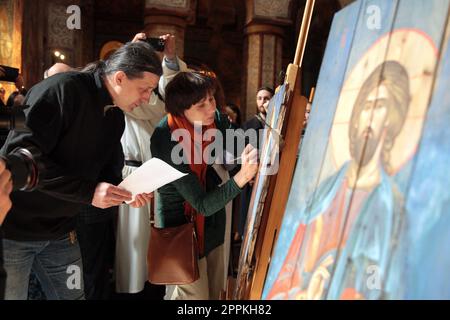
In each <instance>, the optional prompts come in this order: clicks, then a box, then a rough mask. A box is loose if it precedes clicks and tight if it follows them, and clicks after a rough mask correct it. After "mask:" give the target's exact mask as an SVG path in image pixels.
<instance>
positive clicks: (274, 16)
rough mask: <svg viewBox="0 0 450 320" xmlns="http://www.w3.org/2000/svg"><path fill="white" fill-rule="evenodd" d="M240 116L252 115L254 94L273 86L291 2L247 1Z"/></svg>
mask: <svg viewBox="0 0 450 320" xmlns="http://www.w3.org/2000/svg"><path fill="white" fill-rule="evenodd" d="M246 5H247V19H246V28H245V36H246V39H245V46H244V48H245V49H244V68H245V69H244V72H245V76H244V77H243V79H244V83H243V88H244V90H243V93H244V97H243V99H242V101H243V102H244V104H245V105H244V106H243V111H244V112H243V115H244V117H245V118H246V119H249V118H250V117H251V116H252V115H254V114H255V113H256V101H255V100H256V92H257V90H258V88H259V87H261V86H269V87H273V88H274V87H275V86H276V85H277V82H278V75H279V72H280V71H281V67H282V55H283V51H282V50H283V38H284V32H285V30H284V28H283V27H284V26H288V25H290V24H291V20H290V6H291V0H247V3H246Z"/></svg>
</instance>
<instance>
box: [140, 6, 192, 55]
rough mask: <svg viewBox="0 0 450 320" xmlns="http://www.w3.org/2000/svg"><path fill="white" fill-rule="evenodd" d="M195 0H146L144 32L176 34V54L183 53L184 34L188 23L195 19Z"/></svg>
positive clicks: (154, 34) (155, 34) (148, 34)
mask: <svg viewBox="0 0 450 320" xmlns="http://www.w3.org/2000/svg"><path fill="white" fill-rule="evenodd" d="M195 8H196V0H146V1H145V18H144V24H145V29H144V31H145V33H146V34H147V36H148V37H158V36H160V35H162V34H166V33H171V34H174V35H175V36H176V41H177V54H178V56H179V57H180V58H182V57H183V55H184V34H185V30H186V26H187V24H188V23H193V21H194V19H195Z"/></svg>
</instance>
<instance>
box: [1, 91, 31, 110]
mask: <svg viewBox="0 0 450 320" xmlns="http://www.w3.org/2000/svg"><path fill="white" fill-rule="evenodd" d="M18 95H23V96H24V97H25V95H26V93H25V94H23V93H21V92H19V91H14V92H13V93H11V94H10V95H9V97H8V100H6V106H7V107H13V106H14V99H15V98H16V97H17V96H18Z"/></svg>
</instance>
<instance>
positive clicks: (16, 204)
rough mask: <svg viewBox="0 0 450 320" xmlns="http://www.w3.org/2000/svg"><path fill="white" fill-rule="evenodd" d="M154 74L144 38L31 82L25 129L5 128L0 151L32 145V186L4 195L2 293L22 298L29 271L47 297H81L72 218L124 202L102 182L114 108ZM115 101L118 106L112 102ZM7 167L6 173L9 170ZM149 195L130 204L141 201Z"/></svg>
mask: <svg viewBox="0 0 450 320" xmlns="http://www.w3.org/2000/svg"><path fill="white" fill-rule="evenodd" d="M161 74H162V68H161V61H160V59H159V58H158V56H157V55H156V53H155V52H154V50H153V49H152V48H151V47H150V45H148V44H147V43H144V42H134V43H127V44H125V45H124V46H123V47H121V48H119V49H118V50H117V51H116V52H115V53H113V54H112V55H111V56H110V57H109V58H108V59H107V60H106V61H104V62H100V63H99V64H98V65H97V66H96V68H95V69H94V70H93V71H92V72H76V71H74V72H65V73H60V74H56V75H54V76H52V77H49V78H48V79H46V80H44V81H42V82H40V83H38V84H36V85H35V86H34V87H33V88H31V89H30V91H29V92H28V94H27V96H26V99H25V104H26V105H28V106H29V107H28V108H27V109H26V110H25V113H26V124H27V126H28V128H29V129H30V131H29V132H22V133H18V132H11V133H10V134H9V136H8V139H7V141H6V143H5V146H4V147H3V148H2V150H1V153H2V154H3V155H7V154H9V153H10V152H11V151H12V150H14V149H15V148H16V147H23V148H28V147H31V148H37V149H38V150H39V152H40V155H39V156H38V158H37V159H35V162H36V163H39V164H41V165H42V167H44V168H45V170H44V171H41V172H40V176H39V183H38V185H37V188H36V189H35V190H33V191H30V192H21V191H16V192H12V193H11V200H12V209H11V213H10V214H9V215H8V217H7V218H6V219H5V222H4V224H3V229H4V233H5V238H4V239H3V240H2V243H3V249H4V268H5V270H6V272H7V274H8V277H7V279H6V290H5V298H6V299H26V298H27V291H28V280H29V276H30V272H31V270H32V269H33V271H34V272H35V274H36V275H37V277H38V279H39V281H40V283H41V285H42V288H43V290H44V293H45V295H46V297H47V299H83V298H84V290H83V281H82V279H83V274H82V264H81V255H80V249H79V244H78V242H77V239H76V235H75V231H74V229H75V218H76V214H77V213H78V212H79V210H80V208H81V207H82V206H83V205H88V204H92V205H93V206H95V207H98V208H109V207H112V206H117V205H119V204H121V203H122V202H124V201H129V200H132V196H131V193H130V192H128V191H126V190H123V189H121V188H119V187H117V186H115V185H114V184H112V183H109V182H108V180H109V177H108V174H107V173H108V172H111V170H110V168H112V167H115V166H116V165H117V163H116V162H117V159H118V157H115V156H114V154H115V153H118V152H121V146H120V138H121V136H122V133H123V130H124V115H123V112H122V111H126V112H129V111H132V110H133V109H134V108H135V107H137V106H138V105H140V104H142V103H144V102H146V101H148V100H149V98H150V95H151V93H152V91H153V89H155V88H156V87H157V85H158V81H159V77H160V76H161ZM117 107H118V108H117ZM13 173H14V172H13ZM150 198H151V195H150V194H140V195H137V196H136V197H135V199H134V201H133V202H132V203H131V204H132V205H133V206H136V207H141V206H143V205H145V204H147V203H148V202H149V201H150Z"/></svg>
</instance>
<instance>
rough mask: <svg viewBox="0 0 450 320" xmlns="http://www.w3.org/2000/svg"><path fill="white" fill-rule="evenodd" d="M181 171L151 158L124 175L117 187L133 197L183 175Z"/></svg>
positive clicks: (151, 190) (153, 189)
mask: <svg viewBox="0 0 450 320" xmlns="http://www.w3.org/2000/svg"><path fill="white" fill-rule="evenodd" d="M185 175H186V173H182V172H180V171H178V170H177V169H175V168H173V167H172V166H170V165H169V164H167V163H165V162H164V161H162V160H161V159H158V158H152V159H150V160H148V161H147V162H145V163H144V164H143V165H141V166H140V167H139V168H138V169H136V170H135V171H133V173H132V174H130V175H129V176H128V177H126V178H125V179H124V180H123V181H122V182H121V183H120V184H119V187H121V188H124V189H126V190H128V191H130V192H131V193H132V194H133V196H132V197H133V199H132V200H131V201H129V202H127V203H131V202H133V201H134V197H135V196H136V195H138V194H140V193H150V192H153V191H155V190H156V189H158V188H161V187H162V186H164V185H166V184H168V183H171V182H173V181H175V180H177V179H180V178H182V177H184V176H185Z"/></svg>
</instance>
